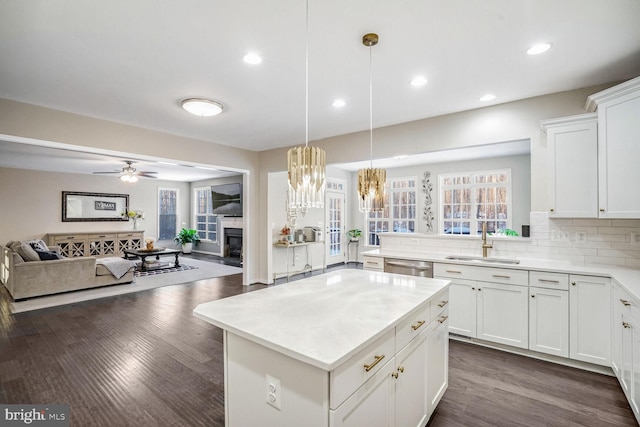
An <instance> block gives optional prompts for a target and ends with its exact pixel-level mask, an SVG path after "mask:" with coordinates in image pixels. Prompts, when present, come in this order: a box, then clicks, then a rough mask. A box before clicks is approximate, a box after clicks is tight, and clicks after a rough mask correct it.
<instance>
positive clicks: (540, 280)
mask: <svg viewBox="0 0 640 427" xmlns="http://www.w3.org/2000/svg"><path fill="white" fill-rule="evenodd" d="M538 282H542V283H558V284H559V283H560V281H559V280H549V279H538Z"/></svg>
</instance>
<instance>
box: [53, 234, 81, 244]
mask: <svg viewBox="0 0 640 427" xmlns="http://www.w3.org/2000/svg"><path fill="white" fill-rule="evenodd" d="M86 237H87V236H74V235H68V236H56V237H54V238H53V241H54V242H56V243H63V242H70V241H74V240H76V241H77V240H80V241H84V240H86Z"/></svg>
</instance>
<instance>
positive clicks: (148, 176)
mask: <svg viewBox="0 0 640 427" xmlns="http://www.w3.org/2000/svg"><path fill="white" fill-rule="evenodd" d="M136 175H138V176H141V177H144V178H153V179H156V178H157V176H153V175H148V174H147V173H146V172H139V173H137V174H136Z"/></svg>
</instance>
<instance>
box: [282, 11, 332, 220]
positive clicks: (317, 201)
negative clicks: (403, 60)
mask: <svg viewBox="0 0 640 427" xmlns="http://www.w3.org/2000/svg"><path fill="white" fill-rule="evenodd" d="M305 39H306V48H305V53H306V56H305V144H304V146H300V147H294V148H291V149H289V151H288V152H287V170H288V177H289V192H288V208H290V209H302V211H303V212H304V211H305V210H306V209H307V208H322V207H323V206H324V190H325V187H326V169H327V166H326V159H325V152H324V150H323V149H322V148H319V147H309V0H307V9H306V33H305Z"/></svg>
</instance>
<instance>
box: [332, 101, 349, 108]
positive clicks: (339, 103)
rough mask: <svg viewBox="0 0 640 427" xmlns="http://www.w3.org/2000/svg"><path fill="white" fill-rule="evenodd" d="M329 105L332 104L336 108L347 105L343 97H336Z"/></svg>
mask: <svg viewBox="0 0 640 427" xmlns="http://www.w3.org/2000/svg"><path fill="white" fill-rule="evenodd" d="M331 105H333V106H334V107H336V108H342V107H344V106H345V105H347V103H346V102H344V100H343V99H336V100H335V101H333V103H332V104H331Z"/></svg>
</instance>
